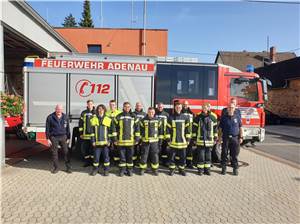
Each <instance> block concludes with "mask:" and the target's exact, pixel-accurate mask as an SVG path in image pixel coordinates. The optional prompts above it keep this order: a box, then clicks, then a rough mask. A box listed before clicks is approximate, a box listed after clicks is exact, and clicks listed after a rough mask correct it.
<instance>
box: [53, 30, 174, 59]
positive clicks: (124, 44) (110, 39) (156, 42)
mask: <svg viewBox="0 0 300 224" xmlns="http://www.w3.org/2000/svg"><path fill="white" fill-rule="evenodd" d="M55 30H56V31H57V32H58V33H59V34H60V35H62V36H63V37H64V38H65V39H66V40H67V41H68V42H69V43H70V44H71V45H72V46H73V47H74V48H76V50H77V51H78V52H80V53H103V54H122V55H146V56H167V54H168V30H166V29H146V30H143V29H114V28H55Z"/></svg>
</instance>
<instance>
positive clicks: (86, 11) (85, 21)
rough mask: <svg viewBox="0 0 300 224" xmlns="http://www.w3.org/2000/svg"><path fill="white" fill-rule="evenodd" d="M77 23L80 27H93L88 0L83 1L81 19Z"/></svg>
mask: <svg viewBox="0 0 300 224" xmlns="http://www.w3.org/2000/svg"><path fill="white" fill-rule="evenodd" d="M79 25H80V26H81V27H94V24H93V20H92V17H91V7H90V1H89V0H85V1H84V3H83V12H82V19H81V20H80V23H79Z"/></svg>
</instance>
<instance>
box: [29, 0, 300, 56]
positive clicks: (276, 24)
mask: <svg viewBox="0 0 300 224" xmlns="http://www.w3.org/2000/svg"><path fill="white" fill-rule="evenodd" d="M28 2H29V4H30V5H31V6H32V7H33V8H34V9H35V10H36V11H37V12H38V13H39V14H40V15H41V16H42V17H43V18H44V19H45V20H46V21H47V22H48V23H49V24H50V25H52V26H55V27H59V26H62V25H61V24H62V23H63V21H64V18H65V17H66V16H67V15H68V14H69V13H72V14H73V16H74V17H75V18H76V21H77V22H79V21H80V18H81V17H82V16H81V13H82V9H83V1H38V0H31V1H28ZM143 6H144V2H143V1H137V0H131V1H102V18H103V19H102V21H101V2H100V1H91V14H92V18H93V22H94V25H95V27H105V28H143V8H144V7H143ZM132 9H133V10H132ZM132 18H133V19H132ZM146 28H151V29H168V55H169V56H183V57H195V58H198V59H199V61H201V62H214V60H215V57H216V54H217V52H218V51H221V50H222V51H243V50H246V51H266V50H267V46H268V44H267V39H268V37H269V47H270V46H276V49H277V51H278V52H282V51H290V52H295V53H296V54H297V55H298V56H299V55H300V1H299V0H297V1H280V3H279V2H277V3H270V2H266V1H263V2H249V1H242V2H241V1H230V2H229V1H190V2H189V1H149V0H147V1H146Z"/></svg>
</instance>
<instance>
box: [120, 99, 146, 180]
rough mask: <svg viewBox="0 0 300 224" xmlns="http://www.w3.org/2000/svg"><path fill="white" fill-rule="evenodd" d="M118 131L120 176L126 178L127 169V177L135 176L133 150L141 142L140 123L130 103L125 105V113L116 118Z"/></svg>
mask: <svg viewBox="0 0 300 224" xmlns="http://www.w3.org/2000/svg"><path fill="white" fill-rule="evenodd" d="M115 123H116V129H117V141H116V145H117V146H118V149H119V153H120V163H119V168H120V169H119V175H120V177H122V176H124V174H125V171H126V168H127V175H128V176H132V175H133V159H132V157H133V148H134V145H135V144H137V143H138V142H139V140H140V131H139V124H138V123H139V122H138V119H137V117H136V115H135V114H134V113H132V112H131V107H130V103H129V102H125V103H124V104H123V112H122V113H120V114H118V115H117V116H116V118H115Z"/></svg>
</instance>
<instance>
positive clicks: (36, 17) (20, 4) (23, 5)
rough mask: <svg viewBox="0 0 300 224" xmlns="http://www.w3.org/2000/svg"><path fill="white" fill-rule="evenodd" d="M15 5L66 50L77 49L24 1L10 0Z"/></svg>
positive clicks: (74, 50)
mask: <svg viewBox="0 0 300 224" xmlns="http://www.w3.org/2000/svg"><path fill="white" fill-rule="evenodd" d="M11 2H12V3H13V4H15V5H16V6H18V7H20V8H21V9H23V11H24V12H25V13H26V14H28V15H29V16H30V17H31V18H33V20H35V21H36V22H37V23H38V24H39V25H40V26H41V27H43V28H44V29H45V31H46V32H47V33H48V34H49V35H50V36H52V37H53V38H54V39H56V40H57V41H58V42H59V43H61V44H62V45H63V46H65V47H66V48H67V49H68V50H70V51H73V52H76V51H77V50H76V49H75V48H74V47H73V46H72V45H71V44H70V43H69V42H68V41H66V40H65V39H64V38H63V37H62V36H61V35H60V34H59V33H58V32H56V31H55V30H54V29H53V28H52V26H51V25H50V24H49V23H47V22H46V21H45V20H44V19H43V18H42V17H41V16H40V15H39V14H38V13H37V12H36V11H35V10H34V9H33V8H32V7H31V6H30V5H29V4H28V3H27V2H26V1H24V0H20V1H11Z"/></svg>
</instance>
